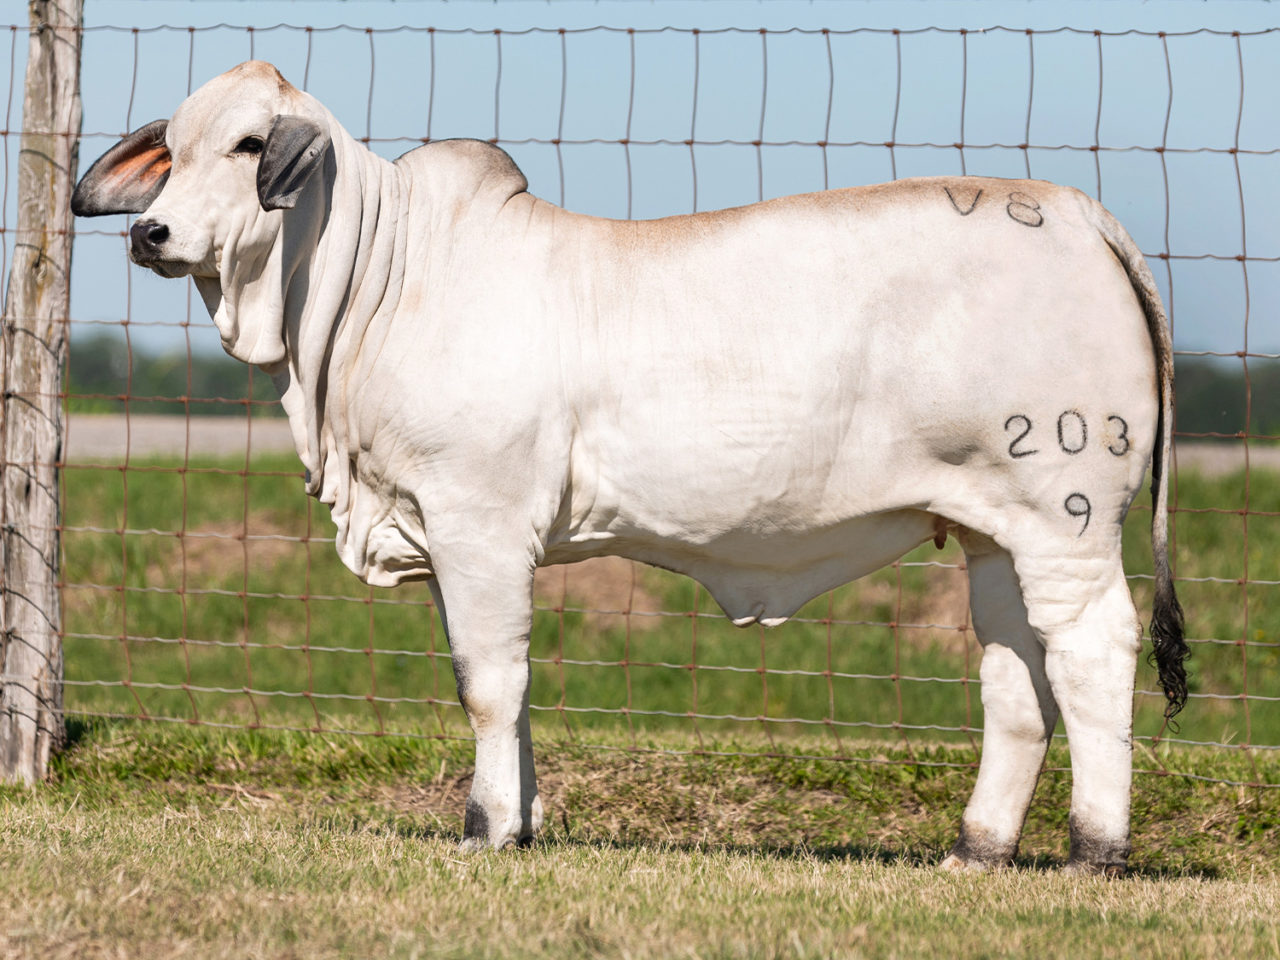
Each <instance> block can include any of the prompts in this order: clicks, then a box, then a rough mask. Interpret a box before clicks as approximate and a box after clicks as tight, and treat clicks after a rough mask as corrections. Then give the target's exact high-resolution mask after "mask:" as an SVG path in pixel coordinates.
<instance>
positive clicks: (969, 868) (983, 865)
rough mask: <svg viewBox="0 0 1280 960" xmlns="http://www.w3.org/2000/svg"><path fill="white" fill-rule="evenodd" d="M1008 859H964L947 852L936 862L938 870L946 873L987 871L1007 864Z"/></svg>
mask: <svg viewBox="0 0 1280 960" xmlns="http://www.w3.org/2000/svg"><path fill="white" fill-rule="evenodd" d="M1009 863H1010V861H1008V860H976V859H975V860H966V859H964V858H963V857H960V856H957V855H956V854H955V853H949V854H947V858H946V859H945V860H943V861H942V862H941V863H940V864H938V869H939V870H946V871H947V872H948V873H989V872H991V871H992V870H1001V869H1003V868H1005V867H1007V866H1009Z"/></svg>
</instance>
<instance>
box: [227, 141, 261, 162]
mask: <svg viewBox="0 0 1280 960" xmlns="http://www.w3.org/2000/svg"><path fill="white" fill-rule="evenodd" d="M231 152H232V153H238V154H243V155H246V156H250V157H256V156H257V155H258V154H260V153H262V138H261V137H245V138H244V139H243V140H241V141H240V142H239V143H237V144H236V148H235V149H234V150H232V151H231Z"/></svg>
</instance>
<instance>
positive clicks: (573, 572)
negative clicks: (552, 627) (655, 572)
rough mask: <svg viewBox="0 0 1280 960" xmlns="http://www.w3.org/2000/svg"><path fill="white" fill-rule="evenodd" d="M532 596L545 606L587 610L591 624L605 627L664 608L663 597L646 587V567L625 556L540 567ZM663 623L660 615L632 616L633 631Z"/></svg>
mask: <svg viewBox="0 0 1280 960" xmlns="http://www.w3.org/2000/svg"><path fill="white" fill-rule="evenodd" d="M533 596H534V603H535V604H537V605H538V606H539V607H540V608H543V609H558V608H560V607H565V608H572V609H577V610H582V611H584V616H585V617H586V622H587V625H588V626H590V627H602V626H605V625H606V624H607V621H609V620H612V619H613V618H615V617H617V616H626V615H627V614H635V613H638V614H653V613H660V612H661V611H662V598H661V597H659V596H657V595H655V594H654V593H652V592H651V591H650V590H648V589H646V588H645V584H644V567H643V566H642V565H641V564H638V563H636V562H635V561H633V560H625V559H623V558H622V557H596V558H594V559H591V560H583V561H582V562H580V563H570V564H561V565H558V566H554V567H541V568H539V569H538V570H537V571H536V572H535V574H534V578H533ZM660 625H661V620H660V619H659V618H658V617H653V616H638V617H634V618H632V619H631V629H632V630H639V631H644V630H652V629H654V628H656V627H658V626H660Z"/></svg>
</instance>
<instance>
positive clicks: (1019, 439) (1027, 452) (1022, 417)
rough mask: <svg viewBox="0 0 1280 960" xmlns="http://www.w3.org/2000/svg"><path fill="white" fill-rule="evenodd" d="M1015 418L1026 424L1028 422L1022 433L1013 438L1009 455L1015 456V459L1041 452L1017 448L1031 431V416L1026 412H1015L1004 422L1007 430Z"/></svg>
mask: <svg viewBox="0 0 1280 960" xmlns="http://www.w3.org/2000/svg"><path fill="white" fill-rule="evenodd" d="M1015 420H1021V421H1022V422H1023V423H1024V424H1026V427H1025V429H1024V430H1023V431H1022V432H1021V433H1020V434H1018V435H1017V436H1016V437H1014V438H1013V443H1011V444H1009V456H1011V457H1013V459H1015V460H1021V459H1022V458H1023V457H1029V456H1031V455H1032V454H1035V453H1039V452H1040V451H1039V450H1019V449H1017V447H1018V444H1019V443H1021V442H1022V441H1023V440H1024V439H1025V438H1026V436H1027V434H1029V433H1030V432H1031V418H1030V417H1028V416H1027V415H1026V414H1025V413H1015V414H1014V415H1013V416H1011V417H1010V418H1009V419H1008V420H1006V421H1005V422H1004V428H1005V430H1006V432H1007V431H1008V429H1009V427H1010V425H1011V424H1012V423H1013V422H1014V421H1015Z"/></svg>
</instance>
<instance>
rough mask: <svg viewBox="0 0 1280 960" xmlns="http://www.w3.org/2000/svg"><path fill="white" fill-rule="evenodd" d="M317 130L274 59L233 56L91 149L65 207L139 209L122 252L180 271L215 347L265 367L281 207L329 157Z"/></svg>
mask: <svg viewBox="0 0 1280 960" xmlns="http://www.w3.org/2000/svg"><path fill="white" fill-rule="evenodd" d="M328 130H329V120H328V116H327V113H326V112H325V110H324V108H323V107H321V106H320V105H319V104H318V103H317V102H316V101H315V100H313V99H312V98H311V97H309V96H307V95H306V94H305V93H302V92H301V91H299V90H297V89H296V88H294V87H293V86H291V85H290V84H289V83H288V82H287V81H286V80H285V79H284V78H283V77H281V76H280V74H279V73H278V72H277V71H276V69H275V67H273V66H271V65H270V64H266V63H262V62H257V61H250V62H248V63H243V64H241V65H240V66H238V67H236V68H235V69H233V70H231V71H229V72H227V73H224V74H223V75H222V76H220V77H217V78H215V79H214V80H212V81H210V82H209V83H207V84H205V85H204V86H203V87H201V88H200V89H199V90H197V91H196V92H195V93H193V94H192V95H191V96H190V97H188V98H187V99H186V100H185V101H183V102H182V104H181V105H180V106H179V107H178V109H177V112H175V113H174V115H173V119H172V120H156V121H154V122H153V123H149V124H147V125H146V126H145V127H142V128H141V129H139V130H136V131H135V132H133V133H131V134H129V135H128V136H127V137H125V138H124V139H123V140H121V141H120V142H119V143H118V144H116V145H115V146H114V147H112V148H111V149H110V150H108V151H107V152H106V153H105V154H103V156H102V157H101V158H99V159H98V161H97V162H95V163H94V164H93V166H92V167H90V168H89V171H88V172H87V173H86V174H85V175H84V177H83V178H82V179H81V181H80V183H79V185H78V186H77V187H76V190H75V194H74V195H73V197H72V200H71V209H72V211H73V212H74V213H75V214H76V215H77V216H81V217H94V216H101V215H105V214H113V213H137V214H141V216H140V217H139V218H138V220H137V221H135V222H134V224H133V226H132V227H131V228H130V230H129V255H130V257H132V259H133V261H134V262H135V263H137V264H139V265H141V266H144V267H149V268H150V269H152V270H154V271H155V272H156V273H158V274H160V276H162V277H181V276H187V275H190V276H191V277H192V278H193V279H194V280H195V282H196V285H197V287H198V288H199V290H200V294H201V296H202V297H203V299H204V301H205V304H206V305H207V306H208V308H209V312H210V314H211V315H212V316H213V320H214V323H215V324H216V325H217V327H218V332H219V333H220V334H221V336H222V343H223V346H224V347H225V348H226V350H227V352H228V353H230V354H231V355H232V356H234V357H236V358H238V359H240V360H244V361H245V362H247V363H257V364H268V365H269V364H275V363H278V362H280V361H281V360H283V359H284V356H285V345H284V338H283V327H284V299H285V297H286V295H287V288H288V285H289V280H290V278H291V276H292V273H293V271H294V270H295V269H296V267H297V263H296V262H290V261H291V260H293V259H294V258H296V256H297V255H298V254H297V252H296V251H297V249H298V248H299V245H298V244H289V243H284V242H282V237H281V233H282V230H283V217H284V214H283V213H282V212H281V211H285V210H291V209H293V208H294V207H295V206H296V205H297V204H298V202H299V199H300V198H301V197H302V196H303V194H304V191H305V190H306V188H307V186H308V184H309V182H312V178H313V175H314V174H315V173H316V172H317V171H318V170H320V169H321V168H323V167H324V165H325V160H326V157H328V156H330V155H331V152H332V151H331V149H330V146H331V145H330V135H329V132H328ZM310 206H311V207H313V208H315V209H312V210H310V211H309V213H310V216H309V217H308V219H309V220H310V221H313V222H312V223H309V224H307V225H306V226H305V227H303V229H304V231H306V232H310V230H312V229H318V228H319V227H318V219H317V218H319V217H321V216H323V211H322V210H321V209H319V208H320V207H322V206H323V202H322V201H321V202H317V203H314V204H310ZM299 226H302V225H301V224H300V225H299ZM290 249H292V250H293V251H294V253H293V255H292V256H291V255H290Z"/></svg>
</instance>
